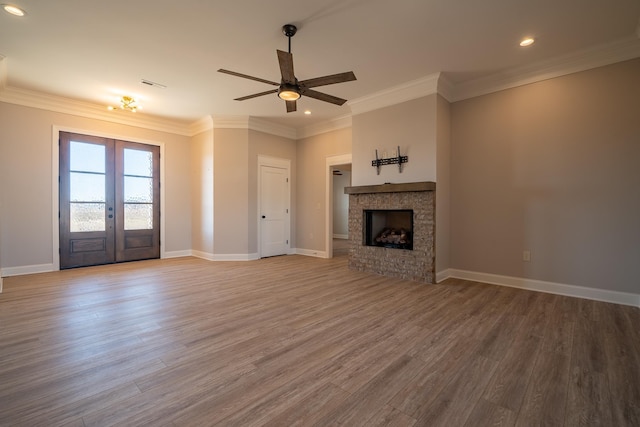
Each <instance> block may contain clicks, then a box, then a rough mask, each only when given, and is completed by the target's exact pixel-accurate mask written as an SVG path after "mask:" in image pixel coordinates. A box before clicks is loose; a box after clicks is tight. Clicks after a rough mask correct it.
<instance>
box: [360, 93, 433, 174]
mask: <svg viewBox="0 0 640 427" xmlns="http://www.w3.org/2000/svg"><path fill="white" fill-rule="evenodd" d="M436 101H437V95H435V94H433V95H428V96H425V97H422V98H419V99H414V100H411V101H407V102H403V103H401V104H397V105H393V106H390V107H385V108H381V109H379V110H374V111H369V112H366V113H362V114H358V115H356V116H353V124H352V128H353V170H352V183H353V185H354V186H358V185H374V184H384V183H385V182H391V183H394V184H397V183H402V182H420V181H435V180H436ZM398 145H399V146H400V154H401V155H407V156H408V157H409V161H408V163H404V164H403V165H402V173H400V172H399V171H398V166H397V165H387V166H382V167H381V168H380V175H377V174H376V168H375V167H373V166H371V161H372V160H375V150H376V149H377V150H378V156H379V157H381V158H382V157H384V152H386V153H387V156H386V157H392V156H393V151H394V150H397V146H398Z"/></svg>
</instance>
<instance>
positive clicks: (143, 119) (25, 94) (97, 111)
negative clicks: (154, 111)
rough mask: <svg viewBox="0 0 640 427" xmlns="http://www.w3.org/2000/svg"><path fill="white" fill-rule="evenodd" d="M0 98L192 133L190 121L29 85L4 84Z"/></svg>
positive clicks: (111, 120)
mask: <svg viewBox="0 0 640 427" xmlns="http://www.w3.org/2000/svg"><path fill="white" fill-rule="evenodd" d="M0 102H6V103H8V104H15V105H21V106H24V107H32V108H38V109H43V110H47V111H53V112H57V113H64V114H71V115H74V116H80V117H86V118H90V119H97V120H104V121H107V122H111V123H119V124H122V125H128V126H135V127H139V128H144V129H150V130H156V131H160V132H167V133H173V134H178V135H184V136H191V133H190V131H189V125H188V123H187V122H182V121H178V120H172V119H167V118H164V117H157V116H150V115H146V114H140V115H134V114H131V113H123V112H120V111H108V110H107V109H106V108H105V107H104V106H101V105H97V104H93V103H90V102H86V101H79V100H75V99H70V98H65V97H61V96H57V95H51V94H45V93H42V92H36V91H33V90H28V89H20V88H15V87H11V86H5V87H3V88H2V90H0Z"/></svg>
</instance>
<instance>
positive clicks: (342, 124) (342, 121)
mask: <svg viewBox="0 0 640 427" xmlns="http://www.w3.org/2000/svg"><path fill="white" fill-rule="evenodd" d="M351 122H352V119H351V115H347V116H341V117H336V118H333V119H329V120H327V121H324V122H322V123H318V124H315V125H311V126H307V127H304V128H301V129H298V139H303V138H309V137H312V136H316V135H321V134H323V133H327V132H332V131H334V130H339V129H344V128H349V127H351Z"/></svg>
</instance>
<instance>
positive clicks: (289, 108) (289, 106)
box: [285, 101, 297, 113]
mask: <svg viewBox="0 0 640 427" xmlns="http://www.w3.org/2000/svg"><path fill="white" fill-rule="evenodd" d="M285 102H286V103H287V113H293V112H294V111H296V109H297V106H296V101H285Z"/></svg>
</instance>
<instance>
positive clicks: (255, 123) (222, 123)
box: [212, 116, 297, 139]
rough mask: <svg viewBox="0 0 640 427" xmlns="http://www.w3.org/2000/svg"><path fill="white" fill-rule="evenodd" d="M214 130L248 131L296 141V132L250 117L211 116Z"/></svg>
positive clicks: (287, 127)
mask: <svg viewBox="0 0 640 427" xmlns="http://www.w3.org/2000/svg"><path fill="white" fill-rule="evenodd" d="M212 119H213V128H214V129H250V130H255V131H258V132H264V133H268V134H271V135H275V136H282V137H284V138H289V139H296V138H297V133H296V130H295V129H294V128H292V127H289V126H283V125H280V124H277V123H272V122H269V121H267V120H264V119H259V118H257V117H251V116H213V117H212Z"/></svg>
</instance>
